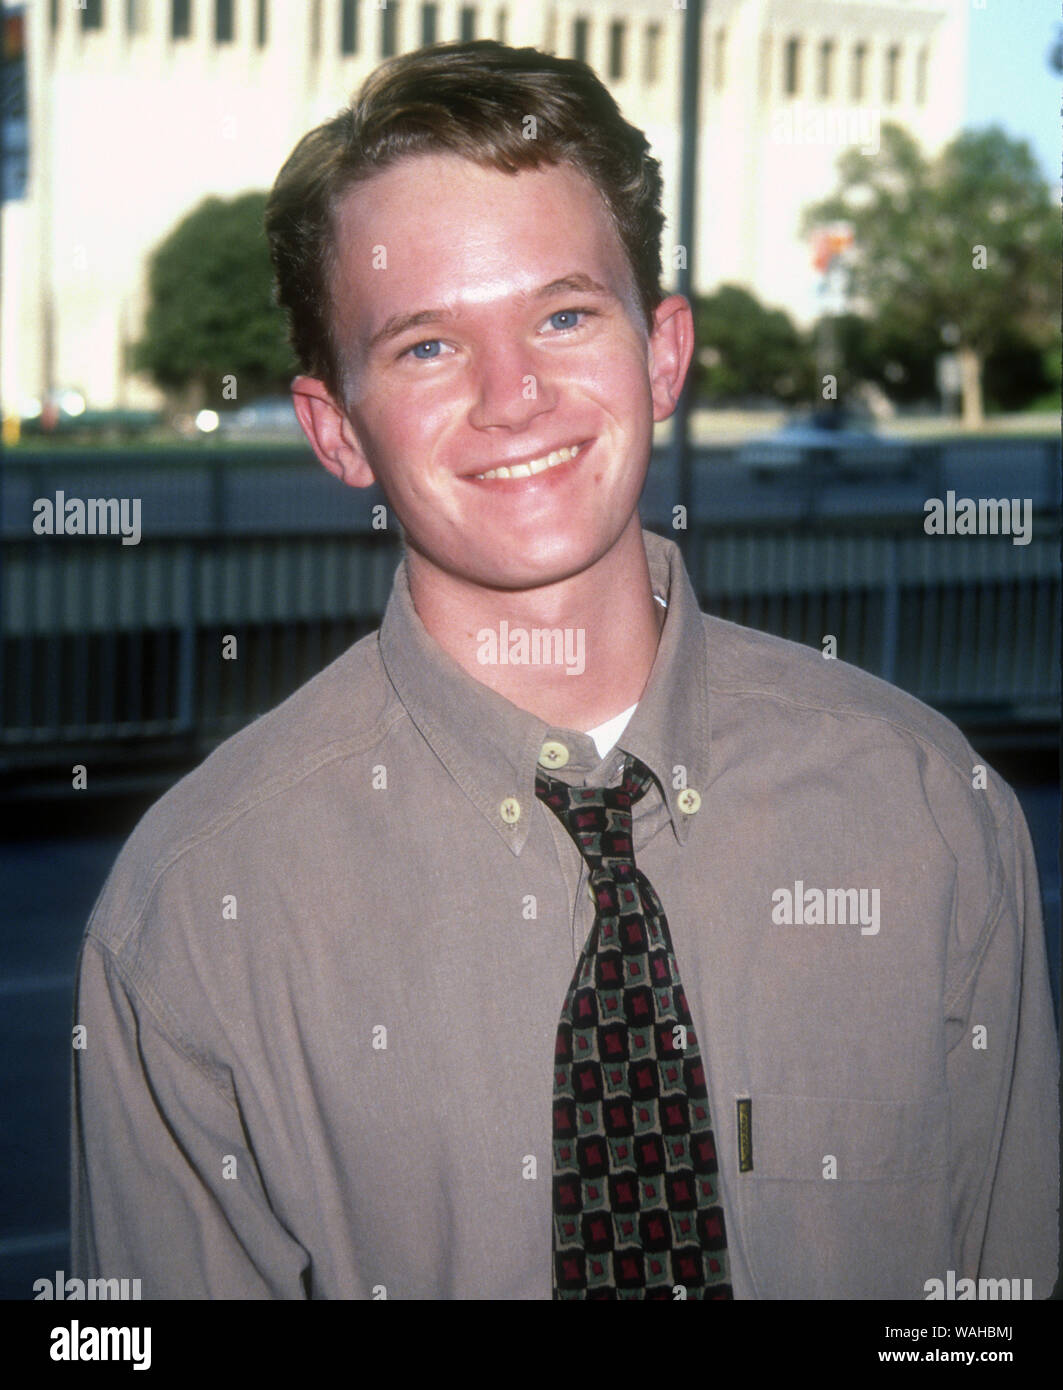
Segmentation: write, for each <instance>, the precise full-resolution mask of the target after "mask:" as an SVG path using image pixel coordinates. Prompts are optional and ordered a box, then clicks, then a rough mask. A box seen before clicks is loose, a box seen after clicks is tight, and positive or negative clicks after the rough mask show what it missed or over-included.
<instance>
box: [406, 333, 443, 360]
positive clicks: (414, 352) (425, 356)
mask: <svg viewBox="0 0 1063 1390" xmlns="http://www.w3.org/2000/svg"><path fill="white" fill-rule="evenodd" d="M440 347H442V344H441V343H440V341H439V339H438V338H429V339H428V341H427V342H424V343H415V344H414V346H413V347H412V348H410V355H411V356H413V357H416V358H417V360H418V362H431V361H432V360H433V358H435V357H438V356H439V353H438V352H422V351H421V349H422V348H440Z"/></svg>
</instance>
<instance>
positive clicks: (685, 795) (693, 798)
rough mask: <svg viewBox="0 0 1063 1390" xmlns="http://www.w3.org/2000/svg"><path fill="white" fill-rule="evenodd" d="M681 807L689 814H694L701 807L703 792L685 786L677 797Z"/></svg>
mask: <svg viewBox="0 0 1063 1390" xmlns="http://www.w3.org/2000/svg"><path fill="white" fill-rule="evenodd" d="M676 800H677V802H678V805H679V809H680V810H681V811H682V812H684V813H685V814H686V815H688V816H692V815H694V814H695V812H696V811H698V810H699V809H700V807H701V793H700V792H696V791H695V790H694V788H693V787H685V788H684V789H683V791H681V792H680V793H679V796H678V797H677V798H676Z"/></svg>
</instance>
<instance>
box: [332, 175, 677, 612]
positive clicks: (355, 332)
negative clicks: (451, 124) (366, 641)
mask: <svg viewBox="0 0 1063 1390" xmlns="http://www.w3.org/2000/svg"><path fill="white" fill-rule="evenodd" d="M337 246H338V257H337V261H338V267H337V273H336V276H335V280H334V287H333V315H334V324H335V328H336V336H337V341H338V343H339V347H340V353H341V359H342V361H343V363H344V364H345V366H346V387H347V390H346V401H345V405H346V413H347V416H348V419H349V423H350V427H351V432H350V434H351V438H352V439H353V444H354V447H353V452H352V455H351V457H350V458H349V459H348V461H347V462H346V463H345V464H343V465H340V466H336V468H335V471H337V472H339V473H341V474H342V476H344V477H345V479H346V481H348V482H351V483H354V484H356V485H361V484H364V483H367V482H369V481H370V474H371V475H372V477H375V478H376V480H377V481H378V482H379V483H380V485H381V487H382V489H383V491H384V493H385V495H386V497H387V499H388V501H389V503H390V504H391V507H392V509H393V510H394V512H395V513H396V514H397V516H398V517H399V519H400V521H401V522H402V525H403V527H404V530H405V534H406V543H407V548H408V549H409V550H411V551H412V552H413V556H412V557H411V564H413V563H416V564H417V566H418V567H419V573H420V576H421V577H422V578H423V576H424V573H425V567H426V566H427V567H432V568H434V569H435V570H436V571H443V572H445V573H446V574H448V575H449V576H451V577H452V578H455V579H458V580H461V581H465V582H466V583H471V584H473V585H475V586H479V587H487V588H493V589H498V588H500V589H516V588H521V589H523V588H533V587H539V586H541V585H545V584H550V583H554V582H557V581H559V580H562V579H565V578H568V577H570V576H572V575H573V574H577V573H580V572H582V571H584V570H585V569H587V568H588V567H590V566H591V565H593V564H595V563H596V562H597V561H598V560H599V559H601V558H602V556H603V555H605V554H607V553H608V552H609V551H610V550H611V548H612V547H613V546H615V545H616V543H617V541H618V539H619V538H620V537H621V536H622V535H624V533H625V532H627V531H629V528H631V527H632V526H635V527H637V526H638V524H639V523H638V516H637V512H636V505H637V502H638V497H639V494H640V492H641V490H642V485H643V481H644V479H645V475H646V469H647V466H648V462H649V454H650V445H651V439H652V426H653V420H654V419H655V418H657V419H663V418H665V417H666V416H667V415H668V414H670V412H671V409H672V408H673V404H674V398H673V396H672V395H670V394H669V391H668V390H667V389H666V388H662V387H661V386H659V385H658V384H656V383H651V375H652V373H653V362H654V344H655V340H656V334H654V335H651V336H650V337H649V338H648V337H647V333H646V329H645V327H644V324H643V321H642V317H641V314H640V312H639V308H638V301H637V298H636V293H635V288H634V283H633V279H632V276H631V272H630V269H629V267H628V265H627V261H626V259H625V256H624V252H623V248H622V246H621V243H620V240H619V238H618V236H617V234H616V231H615V229H614V228H613V225H612V223H611V221H610V219H609V216H608V213H607V212H606V209H605V206H604V204H603V203H602V201H601V198H600V196H599V195H598V193H597V190H596V189H595V188H594V186H593V185H592V184H591V183H590V182H589V181H588V180H587V179H586V178H585V177H584V176H583V175H582V174H580V173H579V172H578V171H577V170H575V169H574V168H572V167H571V166H567V165H562V166H553V167H544V168H543V169H541V170H528V171H523V172H521V173H519V174H516V175H509V174H505V173H502V172H500V171H497V170H493V169H485V168H481V167H480V166H479V165H477V164H474V163H472V162H471V161H468V160H464V159H461V158H458V157H456V156H450V155H423V156H415V157H411V158H409V159H406V160H404V161H401V162H400V163H399V164H397V165H395V166H393V167H392V168H390V169H388V170H387V171H385V172H384V173H382V174H379V175H376V176H374V177H373V178H372V179H370V180H369V181H368V182H367V183H364V184H362V185H360V186H358V187H356V188H354V189H352V190H351V191H350V193H348V195H347V196H346V198H345V200H344V201H343V203H342V204H341V206H340V209H339V213H338V216H337ZM673 355H674V354H673ZM330 466H333V465H331V464H330ZM505 469H509V470H510V473H509V476H508V477H507V476H506V475H505V474H504V473H503V474H502V476H498V470H505ZM490 474H494V475H495V476H485V475H490Z"/></svg>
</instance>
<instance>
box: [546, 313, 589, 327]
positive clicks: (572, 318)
mask: <svg viewBox="0 0 1063 1390" xmlns="http://www.w3.org/2000/svg"><path fill="white" fill-rule="evenodd" d="M582 312H583V310H582V309H558V311H557V313H556V314H551V315H550V323H551V324H552V326H553V327H554V328H575V327H576V319H577V317H578V316H579V315H580V314H581V313H582ZM557 319H567V320H568V322H567V323H557V322H555V320H557Z"/></svg>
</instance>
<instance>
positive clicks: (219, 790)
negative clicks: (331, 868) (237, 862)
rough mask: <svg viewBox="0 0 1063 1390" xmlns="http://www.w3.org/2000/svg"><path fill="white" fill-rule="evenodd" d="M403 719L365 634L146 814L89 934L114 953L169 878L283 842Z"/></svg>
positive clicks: (109, 883)
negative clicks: (305, 812)
mask: <svg viewBox="0 0 1063 1390" xmlns="http://www.w3.org/2000/svg"><path fill="white" fill-rule="evenodd" d="M403 717H404V711H403V709H402V706H401V705H400V704H399V702H398V701H397V699H396V698H395V695H394V692H393V691H392V689H391V686H390V684H389V683H388V681H387V678H386V676H385V674H384V671H383V667H382V664H381V661H380V655H379V650H378V645H377V633H376V632H374V633H371V634H370V635H369V636H368V637H365V638H363V639H362V640H361V641H360V642H357V643H356V644H355V645H354V646H352V647H350V648H348V650H347V651H346V652H344V653H343V654H342V655H341V656H339V657H338V658H337V659H336V660H335V661H333V662H332V663H331V664H330V665H329V666H327V667H326V668H325V669H324V670H323V671H321V672H320V673H319V674H318V675H316V676H314V677H313V678H312V679H311V680H309V681H308V682H306V684H305V685H303V686H301V687H300V688H299V689H298V690H296V691H295V692H294V693H293V694H292V695H290V696H289V697H288V699H286V700H285V701H283V703H281V704H280V705H278V706H276V708H274V709H272V710H270V711H269V712H268V713H267V714H264V715H262V716H261V717H260V718H258V719H256V720H254V721H253V722H252V723H251V724H249V725H248V726H247V727H246V728H244V729H242V730H240V732H239V733H237V734H234V735H233V736H232V737H231V738H229V739H227V740H226V741H225V742H224V743H222V744H221V745H220V746H219V747H218V748H216V749H215V750H214V752H213V753H211V754H210V756H209V757H208V758H206V760H205V761H204V762H202V763H201V764H200V765H199V766H198V767H197V768H196V769H195V770H194V771H192V772H190V773H189V774H188V775H187V776H185V777H183V778H182V779H181V780H180V781H179V782H178V783H176V785H175V786H173V787H172V788H171V789H170V790H169V791H168V792H167V793H166V794H165V795H164V796H163V797H162V798H161V799H160V800H159V801H157V802H156V803H155V804H154V805H153V806H152V807H151V808H150V810H149V811H148V812H147V813H146V814H145V815H144V817H143V818H142V820H141V821H140V822H139V824H138V825H137V826H136V828H135V829H134V831H133V833H132V835H131V836H130V837H129V839H128V840H127V841H126V843H125V845H124V846H123V848H122V851H121V853H120V855H119V856H118V859H117V861H116V862H115V865H114V867H113V869H112V871H111V874H110V877H109V878H108V881H107V884H106V885H105V887H104V890H103V893H102V894H101V897H100V900H99V902H98V903H97V905H96V910H95V911H94V913H93V918H92V920H91V922H90V924H89V934H90V935H94V936H95V937H96V938H97V939H98V940H100V941H101V942H103V943H105V944H107V945H109V946H110V947H111V948H112V949H116V950H117V949H120V948H121V947H122V946H123V944H124V942H125V939H126V938H127V937H128V936H129V935H130V934H131V933H132V932H133V931H134V930H135V928H136V924H137V922H138V921H139V920H140V918H141V917H142V916H143V913H144V911H145V908H146V906H147V904H148V903H149V902H150V900H151V899H152V897H153V895H154V894H155V893H156V892H157V891H158V889H159V885H160V884H161V883H162V882H163V880H166V879H170V880H172V879H173V878H174V874H175V871H178V876H180V873H179V871H180V870H182V869H184V870H187V871H188V875H194V874H196V873H197V872H202V871H207V872H209V867H210V866H212V865H216V864H218V863H219V862H221V861H222V860H224V859H225V858H228V859H229V860H230V861H231V860H233V859H239V857H240V856H241V854H247V853H250V852H254V853H255V854H261V853H262V852H263V851H262V845H263V843H264V842H266V843H268V842H270V841H280V840H283V839H284V837H285V836H286V834H287V833H288V832H289V830H290V828H291V825H292V824H294V823H297V822H298V820H299V817H300V814H301V812H300V808H301V807H305V806H306V805H307V803H308V802H309V801H311V800H312V798H313V796H314V790H315V786H316V784H317V782H318V780H319V779H327V778H328V777H329V776H330V775H333V774H334V773H335V771H336V769H337V768H342V765H343V763H344V761H345V760H346V759H348V758H350V757H352V756H358V755H363V756H364V755H365V754H366V753H367V752H371V750H372V749H373V747H374V746H375V745H377V744H380V743H382V742H383V740H384V739H386V737H387V734H388V731H389V730H390V729H391V727H392V726H393V725H394V724H395V723H396V721H397V720H399V719H402V718H403ZM186 876H187V875H186Z"/></svg>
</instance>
